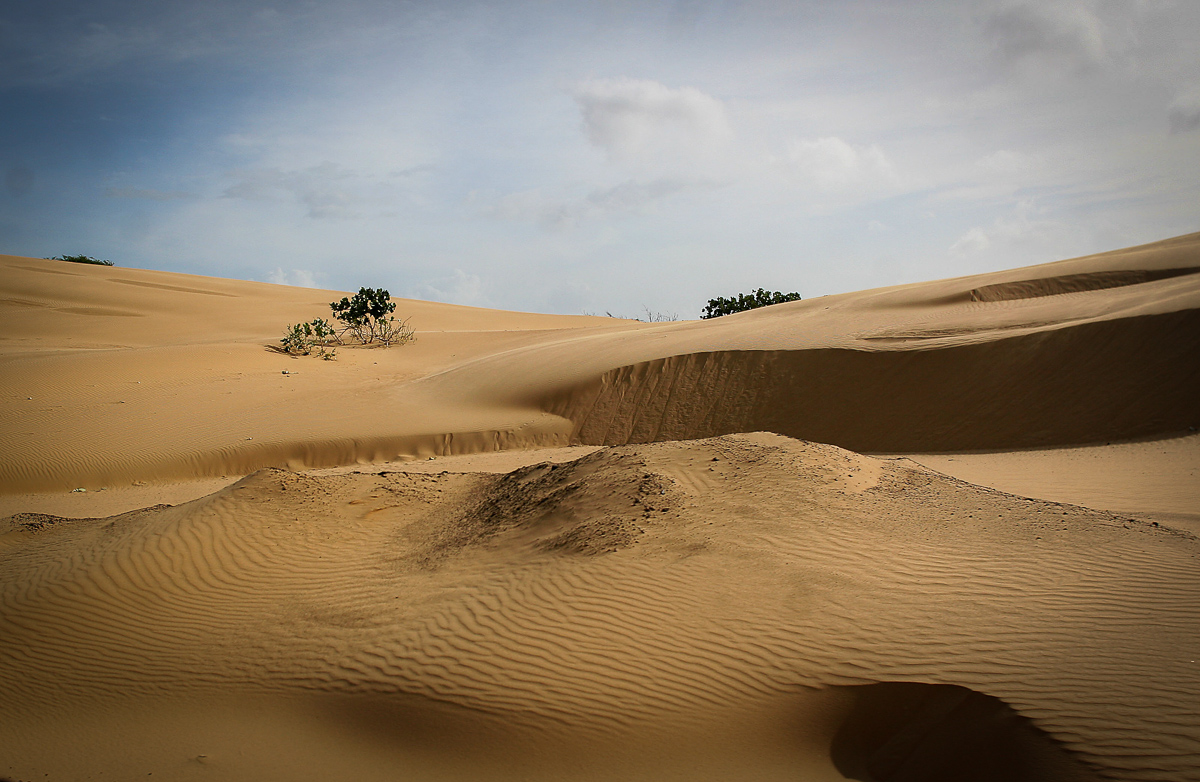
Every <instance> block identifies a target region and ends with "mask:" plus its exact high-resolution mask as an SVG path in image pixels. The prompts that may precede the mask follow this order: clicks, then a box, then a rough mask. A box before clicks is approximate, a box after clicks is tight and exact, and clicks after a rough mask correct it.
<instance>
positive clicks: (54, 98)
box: [0, 0, 1200, 319]
mask: <svg viewBox="0 0 1200 782" xmlns="http://www.w3.org/2000/svg"><path fill="white" fill-rule="evenodd" d="M1197 41H1200V2H1196V1H1195V0H1037V1H1036V2H1024V1H1022V0H977V1H972V0H956V1H951V0H919V1H917V0H912V1H907V2H905V1H900V0H894V1H892V2H889V1H888V0H874V1H872V2H865V1H859V0H837V1H836V2H824V1H821V2H818V1H812V2H808V1H806V0H791V1H790V2H779V1H772V0H757V1H751V0H747V1H745V2H739V1H738V0H712V2H709V1H707V0H675V1H674V2H666V1H664V2H656V1H655V0H637V1H635V0H612V1H611V2H573V1H572V0H559V1H557V2H555V1H552V0H511V1H510V2H468V1H466V0H461V1H460V0H439V1H437V2H433V1H431V0H411V1H409V2H402V1H399V0H391V1H385V0H341V1H339V0H322V1H321V2H306V1H301V0H283V1H282V2H258V1H257V0H207V1H206V2H175V3H163V2H161V1H160V0H85V1H83V2H76V1H75V0H42V1H41V2H37V3H33V2H24V1H23V0H0V172H2V173H3V187H2V188H0V253H7V254H15V255H26V256H34V257H48V256H53V255H60V254H85V255H91V256H95V257H99V258H105V259H111V260H112V261H114V262H115V263H116V264H117V265H118V266H128V267H138V268H148V269H162V270H167V271H176V272H186V273H190V274H204V275H212V276H217V277H231V278H236V279H247V280H259V281H264V282H276V283H284V284H290V285H302V286H310V287H312V286H315V287H322V288H333V289H338V290H356V289H357V288H358V287H360V286H369V287H385V288H387V289H388V290H390V291H391V293H392V295H393V296H398V297H409V298H419V299H429V300H435V301H446V302H451V303H456V304H469V305H476V306H485V307H499V308H503V309H515V310H525V311H534V312H555V313H565V314H581V313H595V314H605V313H611V314H614V315H622V316H628V317H637V316H641V317H643V318H644V317H646V314H647V313H659V314H663V315H667V316H671V315H675V316H678V317H681V318H685V319H687V318H695V317H698V315H699V313H700V311H701V309H702V308H703V306H704V304H705V303H706V302H707V301H708V300H709V299H710V298H714V297H716V296H732V295H734V294H736V293H739V292H748V291H750V290H753V289H755V288H758V287H764V288H767V289H768V290H781V291H785V292H791V291H795V292H798V293H800V294H801V295H802V296H803V297H805V298H810V297H814V296H821V295H826V294H832V293H840V292H845V291H852V290H861V289H864V288H872V287H879V286H885V285H893V284H899V283H906V282H916V281H921V280H929V279H939V278H944V277H952V276H960V275H967V274H974V273H978V272H984V271H992V270H997V269H1005V268H1012V267H1017V266H1025V265H1029V264H1034V263H1043V262H1047V261H1053V260H1059V259H1062V258H1068V257H1074V256H1078V255H1085V254H1089V253H1093V252H1100V251H1104V250H1110V249H1117V248H1120V247H1126V246H1130V245H1134V244H1140V243H1144V242H1149V241H1155V240H1158V239H1164V238H1167V237H1170V236H1176V235H1179V234H1184V233H1189V232H1192V231H1200V50H1198V47H1197Z"/></svg>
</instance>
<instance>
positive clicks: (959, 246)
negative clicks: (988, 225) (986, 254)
mask: <svg viewBox="0 0 1200 782" xmlns="http://www.w3.org/2000/svg"><path fill="white" fill-rule="evenodd" d="M991 243H992V242H991V240H990V239H988V235H987V234H986V233H984V230H983V229H982V228H979V227H978V226H976V227H974V228H971V229H970V230H968V231H967V232H966V233H965V234H963V235H962V236H960V237H959V238H958V241H956V242H955V243H954V244H952V245H950V254H951V255H974V254H975V253H979V252H983V251H984V250H986V249H987V248H988V246H989V245H990V244H991Z"/></svg>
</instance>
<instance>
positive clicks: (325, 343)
mask: <svg viewBox="0 0 1200 782" xmlns="http://www.w3.org/2000/svg"><path fill="white" fill-rule="evenodd" d="M279 341H280V342H281V343H282V344H283V352H284V353H290V354H292V355H293V356H309V355H312V352H313V350H314V349H315V350H316V351H317V355H318V356H320V357H321V358H323V359H325V360H326V361H332V360H333V359H335V358H337V347H335V344H336V343H337V341H338V338H337V333H336V332H334V330H333V326H331V325H330V324H329V322H328V321H326V320H325V319H323V318H315V319H313V320H310V321H309V322H308V323H297V324H296V325H294V326H289V327H288V329H287V332H286V333H285V334H284V335H283V339H281V340H279Z"/></svg>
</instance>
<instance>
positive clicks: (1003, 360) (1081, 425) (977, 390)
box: [544, 310, 1200, 452]
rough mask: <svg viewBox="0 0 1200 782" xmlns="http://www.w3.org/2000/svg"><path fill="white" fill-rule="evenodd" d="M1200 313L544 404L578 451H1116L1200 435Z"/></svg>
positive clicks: (724, 357) (687, 369)
mask: <svg viewBox="0 0 1200 782" xmlns="http://www.w3.org/2000/svg"><path fill="white" fill-rule="evenodd" d="M1198 356H1200V310H1187V311H1184V312H1178V313H1171V314H1166V315H1153V316H1144V317H1140V318H1133V319H1128V320H1124V321H1120V322H1111V321H1104V322H1100V323H1089V324H1085V325H1080V326H1074V327H1067V328H1061V329H1055V330H1049V331H1039V332H1036V333H1034V334H1027V335H1022V336H1017V337H1009V338H1007V339H1001V340H996V341H991V342H984V343H976V344H969V345H961V346H956V347H949V348H941V349H938V350H904V351H876V352H871V351H861V350H832V349H825V350H806V351H737V352H723V353H697V354H690V355H686V356H676V357H672V358H667V359H661V360H658V361H654V362H648V363H645V364H639V365H635V366H630V367H623V368H621V369H618V370H614V371H612V372H609V373H606V374H605V375H603V376H602V377H601V378H600V379H599V380H598V381H597V382H595V383H592V384H589V385H588V386H585V387H580V388H577V389H574V390H572V391H570V392H568V393H566V394H562V395H560V396H558V397H556V398H551V399H550V400H548V401H547V402H545V403H544V404H545V406H546V408H547V409H548V410H550V411H551V412H554V413H555V414H557V415H561V416H563V417H564V418H568V419H570V420H572V421H573V422H574V424H575V429H574V432H573V434H572V439H573V440H574V441H577V442H580V443H584V444H598V445H615V444H620V443H636V442H653V441H656V440H673V439H686V438H691V437H708V436H713V435H720V434H728V433H731V432H744V431H752V430H755V429H762V430H768V431H773V432H779V433H781V434H786V435H789V436H792V437H800V438H804V439H809V440H816V441H819V442H827V443H834V444H836V445H840V446H842V447H845V448H850V449H852V450H857V451H874V452H881V451H885V452H886V451H891V452H896V451H955V450H971V449H984V448H1023V447H1031V446H1042V445H1058V444H1065V443H1082V442H1094V441H1096V440H1116V439H1122V438H1130V437H1138V436H1144V435H1150V434H1159V433H1163V432H1170V431H1178V430H1181V429H1186V428H1188V427H1189V426H1196V425H1197V424H1200V360H1198V359H1197V357H1198Z"/></svg>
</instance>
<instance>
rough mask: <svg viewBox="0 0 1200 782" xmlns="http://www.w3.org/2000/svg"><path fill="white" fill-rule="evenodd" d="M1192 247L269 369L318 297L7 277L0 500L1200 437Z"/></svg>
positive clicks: (508, 324) (1199, 265)
mask: <svg viewBox="0 0 1200 782" xmlns="http://www.w3.org/2000/svg"><path fill="white" fill-rule="evenodd" d="M1198 270H1200V234H1191V235H1188V236H1182V237H1177V238H1175V239H1170V240H1167V241H1163V242H1157V243H1154V244H1150V245H1144V246H1142V247H1135V248H1130V249H1127V250H1120V251H1115V252H1111V253H1103V254H1100V255H1094V256H1088V257H1085V258H1076V259H1072V260H1067V261H1061V262H1058V263H1054V264H1046V265H1043V266H1036V267H1029V268H1025V269H1016V270H1012V271H1005V272H997V273H991V274H982V275H975V276H972V277H963V278H959V279H953V280H942V281H937V282H929V283H919V284H914V285H904V286H898V287H894V288H885V289H880V290H872V291H863V292H860V293H850V294H843V295H838V296H826V297H820V298H814V299H809V300H806V301H799V302H792V303H788V304H781V305H777V306H774V307H766V308H763V309H760V310H755V311H752V312H746V313H739V314H737V315H730V316H727V317H722V318H715V319H712V320H705V321H693V322H679V323H654V324H650V323H637V322H633V321H621V320H616V319H612V318H584V317H566V316H551V315H531V314H522V313H511V312H498V311H494V310H482V309H476V308H469V307H454V306H451V305H445V304H435V303H430V302H415V301H401V302H400V306H399V309H398V312H399V313H402V314H403V315H405V316H411V317H412V321H411V324H412V326H413V327H414V328H416V330H417V334H418V337H417V342H416V343H414V344H412V345H407V346H404V347H402V348H393V349H390V350H361V349H360V350H351V349H344V350H342V351H341V352H340V353H339V357H338V360H337V361H334V362H322V361H318V360H315V359H307V360H301V359H296V358H289V357H287V356H282V355H279V354H278V353H275V352H273V351H272V350H271V349H270V348H271V347H272V346H276V345H277V344H278V339H279V336H280V334H281V333H282V329H283V327H284V326H285V325H287V324H288V323H294V322H297V321H302V320H307V319H310V318H313V317H317V316H320V315H325V316H328V314H329V311H328V305H327V302H329V301H330V300H332V299H334V298H337V297H338V296H341V295H342V294H341V293H337V292H333V291H309V290H305V289H297V288H286V287H284V286H275V285H265V284H261V283H250V282H239V281H233V280H216V279H212V278H203V277H194V276H189V275H179V274H168V273H165V272H150V271H143V270H136V269H113V268H106V267H82V266H80V265H78V264H67V263H61V262H56V261H39V260H36V259H25V258H14V257H0V272H2V275H0V294H2V295H0V326H2V328H0V365H2V366H3V367H4V372H3V374H0V399H3V400H4V403H3V405H0V492H3V493H6V494H15V493H20V492H32V491H64V490H70V489H74V488H86V489H96V488H102V487H112V486H128V485H130V484H133V483H135V482H137V481H150V482H162V481H167V480H180V479H190V478H197V477H219V476H237V475H243V474H246V473H248V472H251V471H253V470H255V469H259V468H262V467H267V466H277V467H291V468H301V467H319V466H332V465H346V464H354V463H366V462H379V461H389V460H393V459H397V458H411V457H414V456H428V455H433V454H439V455H440V454H462V453H471V452H479V451H488V450H498V449H519V448H530V447H535V446H555V445H566V444H568V443H572V442H573V443H583V444H597V445H616V444H622V443H633V442H650V441H659V440H668V439H682V438H699V437H709V436H714V435H721V434H729V433H733V432H745V431H756V430H770V431H775V432H779V433H782V434H787V435H789V436H794V437H801V438H804V439H809V440H816V441H820V442H828V443H832V444H836V445H840V446H843V447H847V448H852V449H855V450H859V451H871V452H898V451H924V452H935V451H953V450H964V449H992V448H1016V447H1030V446H1054V445H1068V444H1080V443H1095V442H1107V441H1110V440H1115V439H1121V438H1130V437H1143V436H1158V435H1164V434H1168V433H1172V432H1178V431H1181V430H1187V429H1188V427H1195V426H1200V274H1198V273H1197V271H1198Z"/></svg>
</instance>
